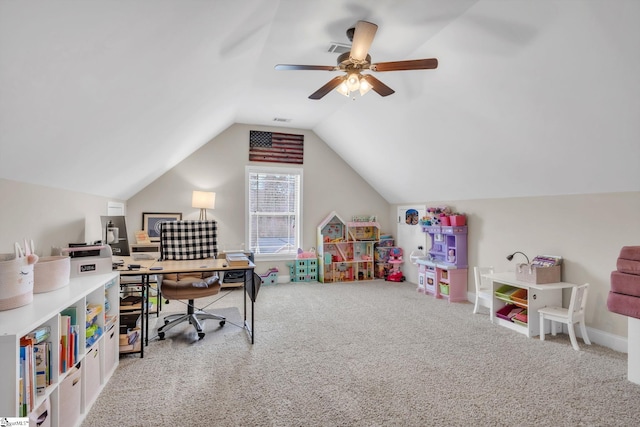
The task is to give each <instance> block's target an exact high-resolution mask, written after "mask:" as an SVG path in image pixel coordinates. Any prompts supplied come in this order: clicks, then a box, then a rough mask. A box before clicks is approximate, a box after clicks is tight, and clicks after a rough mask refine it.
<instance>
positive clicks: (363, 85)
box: [359, 77, 371, 96]
mask: <svg viewBox="0 0 640 427" xmlns="http://www.w3.org/2000/svg"><path fill="white" fill-rule="evenodd" d="M359 90H360V96H364V95H366V93H367V92H369V91H370V90H371V85H370V84H369V82H368V81H367V80H365V79H364V78H363V77H361V78H360V89H359Z"/></svg>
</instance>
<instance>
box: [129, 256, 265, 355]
mask: <svg viewBox="0 0 640 427" xmlns="http://www.w3.org/2000/svg"><path fill="white" fill-rule="evenodd" d="M121 258H122V259H125V264H124V265H123V266H122V267H121V268H122V270H119V271H120V274H123V275H129V276H142V277H143V282H145V283H146V286H147V288H146V290H147V291H148V286H149V276H151V275H154V274H172V273H201V272H211V271H215V272H225V271H234V270H243V271H244V304H243V317H244V329H245V330H246V331H247V333H248V335H249V338H250V340H251V344H253V343H254V340H255V332H254V313H255V296H256V294H255V292H254V291H253V288H254V286H255V285H254V284H253V270H254V268H255V264H253V263H252V262H249V264H248V265H247V266H243V267H237V266H233V267H229V266H228V265H227V261H226V260H225V259H213V258H207V259H196V260H184V261H173V260H169V261H156V260H149V261H147V260H141V261H133V262H132V263H134V264H140V265H141V267H142V268H141V269H140V270H128V269H127V265H128V264H129V263H130V262H128V261H127V260H126V259H127V258H129V257H121ZM130 259H131V258H130ZM143 286H145V284H144V283H143ZM247 295H249V296H250V298H251V324H249V322H248V321H247ZM158 297H160V293H158ZM146 315H147V320H148V310H147V313H146ZM148 324H149V323H148V321H147V329H146V332H147V333H146V334H145V345H146V344H148V343H149V334H148Z"/></svg>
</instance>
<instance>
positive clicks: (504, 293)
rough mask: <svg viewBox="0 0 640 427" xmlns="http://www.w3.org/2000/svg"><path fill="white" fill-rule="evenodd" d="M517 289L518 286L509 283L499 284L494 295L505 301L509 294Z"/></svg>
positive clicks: (509, 298)
mask: <svg viewBox="0 0 640 427" xmlns="http://www.w3.org/2000/svg"><path fill="white" fill-rule="evenodd" d="M518 289H520V288H516V287H515V286H511V285H503V286H500V287H499V288H498V289H496V297H498V298H500V299H502V300H505V301H510V300H511V294H513V293H514V292H515V291H517V290H518Z"/></svg>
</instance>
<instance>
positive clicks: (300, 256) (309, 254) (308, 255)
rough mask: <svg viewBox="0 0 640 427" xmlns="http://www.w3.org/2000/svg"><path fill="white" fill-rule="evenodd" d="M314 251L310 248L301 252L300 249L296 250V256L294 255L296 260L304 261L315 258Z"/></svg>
mask: <svg viewBox="0 0 640 427" xmlns="http://www.w3.org/2000/svg"><path fill="white" fill-rule="evenodd" d="M317 256H318V255H316V249H315V248H311V250H309V251H303V250H302V249H301V248H298V255H296V258H297V259H306V258H317Z"/></svg>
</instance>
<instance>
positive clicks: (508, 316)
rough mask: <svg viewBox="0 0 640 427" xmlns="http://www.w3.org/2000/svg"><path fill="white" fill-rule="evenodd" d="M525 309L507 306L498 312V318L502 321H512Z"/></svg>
mask: <svg viewBox="0 0 640 427" xmlns="http://www.w3.org/2000/svg"><path fill="white" fill-rule="evenodd" d="M523 310H524V309H523V308H520V307H516V306H515V305H513V304H507V305H505V306H504V307H502V308H501V309H500V310H498V311H496V316H498V317H499V318H501V319H504V320H508V321H510V322H511V321H512V319H513V318H514V316H515V315H516V314H518V313H521V312H522V311H523Z"/></svg>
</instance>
